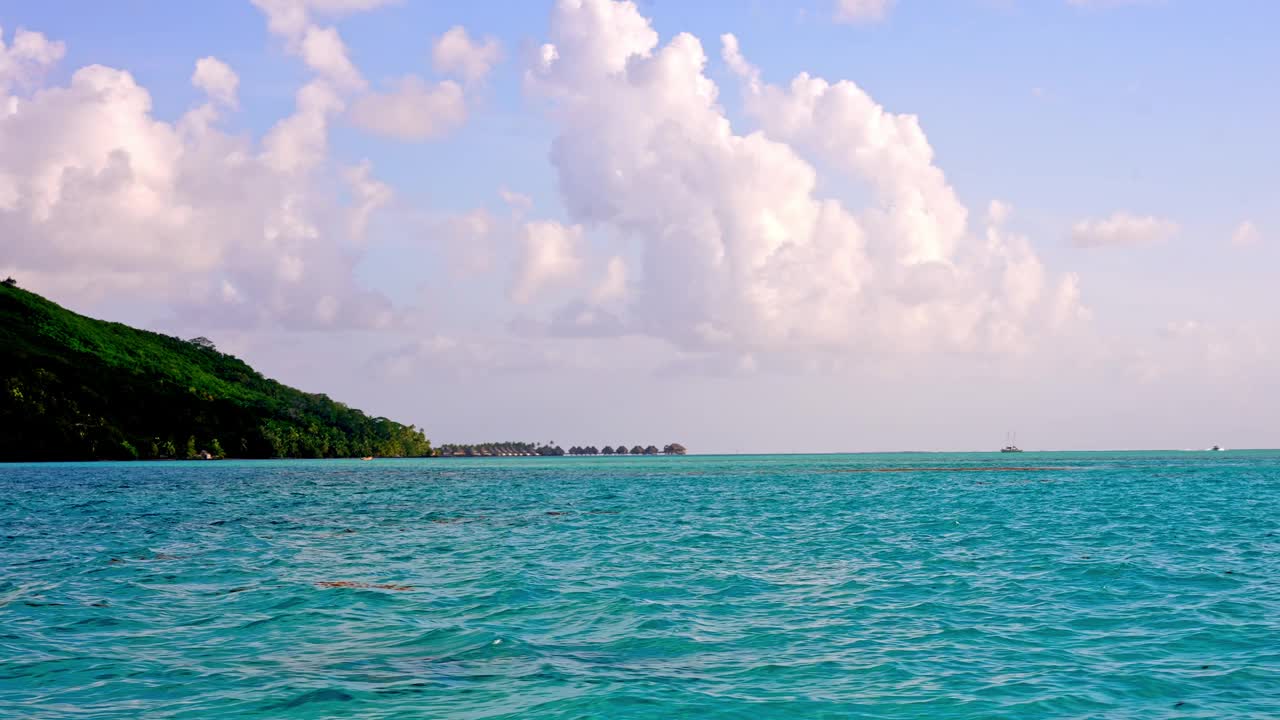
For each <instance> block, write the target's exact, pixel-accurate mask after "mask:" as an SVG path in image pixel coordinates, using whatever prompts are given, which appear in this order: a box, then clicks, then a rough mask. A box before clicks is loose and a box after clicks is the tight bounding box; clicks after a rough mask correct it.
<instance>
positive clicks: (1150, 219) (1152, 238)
mask: <svg viewBox="0 0 1280 720" xmlns="http://www.w3.org/2000/svg"><path fill="white" fill-rule="evenodd" d="M1177 231H1178V224H1177V223H1175V222H1173V221H1172V220H1166V219H1164V218H1158V217H1155V216H1154V215H1134V214H1132V213H1128V212H1125V211H1123V210H1121V211H1116V212H1114V213H1112V214H1111V215H1110V216H1109V217H1105V218H1098V219H1089V218H1086V219H1084V220H1079V221H1077V222H1076V223H1075V224H1074V225H1072V226H1071V244H1073V245H1075V246H1076V247H1081V248H1093V247H1115V246H1124V245H1149V244H1151V243H1157V242H1163V241H1165V240H1168V239H1169V238H1170V237H1172V236H1173V235H1174V233H1176V232H1177Z"/></svg>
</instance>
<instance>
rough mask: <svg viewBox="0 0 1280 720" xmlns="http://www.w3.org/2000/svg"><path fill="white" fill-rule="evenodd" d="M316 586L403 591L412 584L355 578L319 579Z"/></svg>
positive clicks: (408, 588) (410, 587) (411, 587)
mask: <svg viewBox="0 0 1280 720" xmlns="http://www.w3.org/2000/svg"><path fill="white" fill-rule="evenodd" d="M316 587H322V588H352V589H355V590H396V591H398V592H405V591H406V590H412V589H413V586H412V585H396V584H395V583H367V582H358V581H355V580H321V581H320V582H318V583H316Z"/></svg>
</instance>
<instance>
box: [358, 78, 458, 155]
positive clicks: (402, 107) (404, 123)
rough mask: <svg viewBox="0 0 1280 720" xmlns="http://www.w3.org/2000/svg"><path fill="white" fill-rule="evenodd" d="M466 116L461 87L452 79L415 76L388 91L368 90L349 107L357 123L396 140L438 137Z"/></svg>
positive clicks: (452, 128) (398, 83)
mask: <svg viewBox="0 0 1280 720" xmlns="http://www.w3.org/2000/svg"><path fill="white" fill-rule="evenodd" d="M466 119H467V103H466V98H465V97H464V95H463V92H462V87H461V86H460V85H458V84H457V83H455V82H453V81H452V80H445V81H443V82H440V83H436V84H434V85H433V84H429V83H427V82H426V81H424V80H423V79H422V78H420V77H418V76H416V75H408V76H405V77H403V78H400V79H399V80H398V81H396V82H395V83H394V85H393V87H392V89H391V90H390V91H389V92H385V93H377V92H374V93H369V94H367V95H365V96H363V97H361V98H360V99H358V100H357V101H356V103H355V105H354V106H352V108H351V121H352V122H353V123H355V125H356V126H358V127H360V128H362V129H364V130H366V131H368V132H371V133H374V134H375V135H382V136H384V137H390V138H394V139H397V140H405V141H422V140H430V139H432V138H438V137H441V136H443V135H446V134H448V133H449V132H451V131H452V130H454V129H456V128H457V127H459V126H460V125H462V123H463V122H465V121H466Z"/></svg>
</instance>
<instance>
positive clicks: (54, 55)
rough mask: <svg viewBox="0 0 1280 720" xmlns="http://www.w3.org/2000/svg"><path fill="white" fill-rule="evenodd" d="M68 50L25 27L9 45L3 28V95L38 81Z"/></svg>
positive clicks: (0, 51) (0, 40)
mask: <svg viewBox="0 0 1280 720" xmlns="http://www.w3.org/2000/svg"><path fill="white" fill-rule="evenodd" d="M66 51H67V48H66V45H64V44H63V43H61V42H54V41H51V40H49V39H48V38H46V37H45V36H44V35H43V34H41V33H38V32H31V31H29V30H25V29H23V28H18V31H17V32H16V33H14V36H13V43H12V44H11V45H5V42H4V29H3V28H0V93H7V92H9V90H10V89H11V88H13V87H14V86H27V85H30V84H32V83H34V82H36V81H37V80H39V79H40V78H41V77H42V76H43V75H44V73H45V72H46V71H47V70H48V69H49V68H51V67H53V66H54V65H55V64H57V62H58V61H59V60H61V59H62V56H63V55H65V54H66Z"/></svg>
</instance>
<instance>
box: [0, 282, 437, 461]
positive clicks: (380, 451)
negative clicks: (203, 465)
mask: <svg viewBox="0 0 1280 720" xmlns="http://www.w3.org/2000/svg"><path fill="white" fill-rule="evenodd" d="M201 451H208V452H210V453H211V454H213V455H215V456H219V455H224V454H225V455H226V456H230V457H246V458H257V457H353V456H363V455H380V456H418V455H428V454H430V453H431V445H430V443H429V442H428V441H427V439H426V438H425V437H424V436H423V434H422V432H421V431H420V430H418V429H416V428H414V427H413V426H412V425H410V426H404V425H401V424H399V423H395V422H392V421H390V420H387V419H386V418H370V417H368V416H367V415H365V414H364V413H362V412H360V411H359V410H355V409H353V408H349V407H347V406H346V405H343V404H342V403H338V402H334V401H332V400H330V399H329V398H328V397H326V396H324V395H314V394H310V393H304V392H301V391H299V390H295V389H293V388H291V387H287V386H285V385H282V384H280V383H278V382H276V381H274V380H269V379H267V378H265V377H263V376H262V375H261V374H260V373H258V372H257V371H255V370H254V369H253V368H251V367H249V366H248V365H246V364H245V363H244V362H242V361H240V360H238V359H237V358H234V357H232V356H230V355H226V354H223V353H221V352H218V351H217V350H216V349H214V348H213V345H212V343H208V342H207V341H202V340H199V339H198V340H196V341H188V340H181V339H178V338H175V337H169V336H167V335H161V334H159V333H153V332H148V331H145V330H138V329H135V328H131V327H129V326H127V325H122V324H120V323H112V322H105V321H102V320H94V319H92V318H88V317H85V316H83V315H78V314H76V313H73V312H71V311H70V310H67V309H65V308H63V307H61V306H59V305H57V304H55V303H53V302H50V301H49V300H46V299H44V298H43V297H41V296H39V295H36V294H34V293H31V292H27V291H25V290H22V289H20V288H18V287H16V286H14V285H13V284H12V283H11V281H6V282H5V283H4V284H2V285H0V460H10V461H12V460H93V459H134V458H142V459H146V458H162V457H177V458H183V457H191V456H194V455H196V454H198V453H200V452H201Z"/></svg>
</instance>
